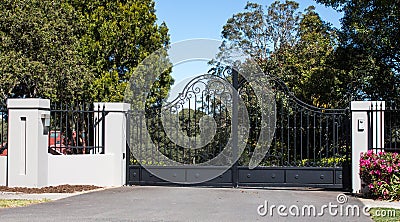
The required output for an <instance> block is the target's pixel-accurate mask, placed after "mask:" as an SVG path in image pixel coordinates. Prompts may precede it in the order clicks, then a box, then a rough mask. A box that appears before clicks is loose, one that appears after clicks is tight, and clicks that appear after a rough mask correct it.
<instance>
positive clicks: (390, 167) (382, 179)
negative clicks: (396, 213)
mask: <svg viewBox="0 0 400 222" xmlns="http://www.w3.org/2000/svg"><path fill="white" fill-rule="evenodd" d="M399 170H400V155H399V154H398V153H385V152H379V153H378V154H376V153H373V152H372V150H369V151H368V152H367V153H361V159H360V176H361V179H362V180H363V181H364V183H365V184H366V185H367V186H368V188H369V194H370V196H371V197H372V198H375V199H383V200H400V172H399Z"/></svg>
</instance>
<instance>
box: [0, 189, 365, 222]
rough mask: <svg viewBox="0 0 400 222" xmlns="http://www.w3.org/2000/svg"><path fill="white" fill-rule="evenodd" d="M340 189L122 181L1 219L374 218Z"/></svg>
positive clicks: (19, 210) (14, 210) (15, 211)
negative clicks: (132, 183) (147, 184)
mask: <svg viewBox="0 0 400 222" xmlns="http://www.w3.org/2000/svg"><path fill="white" fill-rule="evenodd" d="M339 194H341V193H340V192H336V191H320V190H307V189H278V188H276V189H274V188H270V189H230V188H199V187H196V188H188V187H144V186H143V187H140V186H137V187H136V186H133V187H120V188H113V189H107V190H103V191H97V192H92V193H86V194H82V195H78V196H73V197H69V198H65V199H61V200H56V201H53V202H48V203H43V204H37V205H31V206H28V207H21V208H10V209H1V210H0V221H41V222H42V221H58V222H59V221H336V222H337V221H338V220H340V221H352V222H356V221H372V220H370V219H369V218H368V217H367V216H365V215H364V214H363V213H362V208H363V205H362V203H361V202H359V201H358V200H357V199H355V198H353V197H351V196H342V195H340V196H339V197H340V198H339V200H338V199H337V196H338V195H339ZM280 205H282V206H280ZM324 205H325V206H324ZM357 208H358V209H360V212H359V213H360V216H357V215H356V214H357V212H356V211H357ZM266 209H268V210H266ZM314 209H315V210H314ZM353 212H354V213H353ZM262 215H265V216H262ZM353 215H355V216H353Z"/></svg>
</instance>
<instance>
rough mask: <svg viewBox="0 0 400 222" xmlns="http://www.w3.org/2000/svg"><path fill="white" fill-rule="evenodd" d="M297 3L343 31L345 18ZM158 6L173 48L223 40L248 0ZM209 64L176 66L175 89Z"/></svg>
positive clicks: (161, 0)
mask: <svg viewBox="0 0 400 222" xmlns="http://www.w3.org/2000/svg"><path fill="white" fill-rule="evenodd" d="M251 2H254V3H258V4H261V5H263V6H268V5H270V4H271V3H272V2H274V1H273V0H252V1H251ZM297 2H298V3H299V9H300V11H301V12H303V11H304V9H305V8H307V7H308V6H310V5H314V6H315V7H316V12H317V13H318V14H319V15H320V17H321V18H322V19H323V20H324V21H327V22H330V23H331V24H332V25H333V26H335V27H337V28H339V27H340V19H341V17H342V14H340V13H338V12H336V11H335V10H333V9H332V8H327V7H325V6H324V5H320V4H317V3H316V2H315V1H312V0H301V1H300V0H298V1H297ZM155 3H156V5H155V7H156V15H157V18H158V23H159V24H160V23H161V22H165V23H166V24H167V27H168V28H169V34H170V36H171V44H172V45H173V44H174V43H177V42H180V41H185V40H190V39H199V38H206V39H216V40H221V31H222V27H223V26H224V25H225V23H226V21H227V20H228V19H229V18H230V17H232V15H234V14H236V13H239V12H243V11H244V7H245V5H246V3H247V0H196V1H195V0H155ZM207 62H208V61H206V60H199V59H197V60H192V61H185V62H183V63H179V64H176V65H174V66H173V69H172V73H171V75H172V77H173V78H174V79H175V84H174V86H176V85H184V83H185V82H187V81H188V80H189V79H190V78H192V77H193V76H198V75H199V74H204V73H206V72H207V71H208V70H209V68H210V67H209V66H208V65H207ZM188 78H189V79H188ZM184 79H186V80H184ZM182 80H184V81H183V82H182ZM180 82H181V83H180ZM179 83H180V84H179ZM174 86H173V87H172V88H174ZM179 88H180V87H179Z"/></svg>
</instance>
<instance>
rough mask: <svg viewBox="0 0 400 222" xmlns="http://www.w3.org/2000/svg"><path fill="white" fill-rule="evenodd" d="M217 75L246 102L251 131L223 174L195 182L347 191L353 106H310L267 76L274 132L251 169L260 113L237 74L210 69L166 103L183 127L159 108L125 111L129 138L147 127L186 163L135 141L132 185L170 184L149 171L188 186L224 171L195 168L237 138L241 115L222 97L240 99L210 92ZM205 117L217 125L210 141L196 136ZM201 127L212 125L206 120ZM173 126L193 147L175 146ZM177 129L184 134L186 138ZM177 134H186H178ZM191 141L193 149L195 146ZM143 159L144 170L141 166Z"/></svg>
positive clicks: (164, 147)
mask: <svg viewBox="0 0 400 222" xmlns="http://www.w3.org/2000/svg"><path fill="white" fill-rule="evenodd" d="M266 75H267V74H266ZM213 78H221V79H223V80H224V81H227V82H230V83H231V84H232V85H233V87H234V88H235V89H237V91H238V93H239V95H240V97H241V99H242V100H243V101H244V103H245V104H246V108H247V112H248V115H249V123H250V127H251V128H250V130H249V137H248V139H247V141H245V143H246V146H245V148H244V150H243V152H242V153H241V155H240V158H239V160H238V161H236V162H235V163H234V164H233V166H232V167H231V168H230V169H227V170H226V171H225V170H224V171H225V172H224V173H222V174H221V175H220V176H218V177H216V178H213V179H211V180H207V181H204V182H203V183H200V184H197V185H211V186H234V187H237V186H311V187H330V188H348V186H349V184H350V182H349V181H350V172H349V169H350V168H349V162H350V161H349V159H350V153H351V151H350V143H349V141H350V115H349V110H348V109H321V108H317V107H314V106H311V105H308V104H305V103H304V102H302V101H301V100H299V99H298V98H296V97H295V96H294V95H293V93H291V92H290V91H289V90H288V88H287V86H286V85H285V83H284V82H283V81H281V80H280V79H278V78H276V77H273V76H268V79H269V82H270V85H271V86H272V88H273V91H274V96H275V101H276V128H275V134H274V135H273V140H272V144H270V148H269V150H268V152H267V153H266V154H265V156H264V158H263V160H262V161H261V163H260V164H259V165H258V166H257V167H255V168H253V169H250V168H249V161H250V158H251V156H252V155H253V152H254V149H255V147H256V143H257V138H258V137H259V136H260V130H261V123H260V111H259V107H257V105H256V104H257V102H256V100H257V98H254V92H253V91H252V89H251V87H249V85H248V83H247V82H246V80H245V79H244V78H242V77H241V76H240V75H238V73H237V72H235V71H231V74H230V75H224V77H222V76H212V75H208V74H206V75H202V76H199V77H196V78H194V79H193V80H191V81H190V82H189V83H188V84H187V85H186V86H185V87H184V89H183V90H182V92H181V93H179V95H178V96H177V97H176V99H175V100H173V101H170V102H168V104H167V105H165V106H163V107H164V108H163V109H164V112H165V109H167V111H168V112H167V113H168V114H167V115H171V116H175V117H174V118H175V119H176V120H178V122H179V124H178V125H174V124H165V123H162V115H161V113H162V112H161V110H162V108H161V107H152V108H148V109H146V111H136V110H133V111H130V112H129V113H128V114H127V115H128V116H127V119H128V127H127V128H128V129H129V132H128V135H129V137H130V138H131V139H132V137H133V138H136V139H140V137H142V132H141V129H143V127H146V128H147V130H148V132H149V133H150V135H151V136H150V137H151V140H149V141H151V142H152V143H153V144H154V145H155V147H157V151H159V152H160V153H162V155H164V156H165V157H167V158H169V159H171V160H174V161H176V162H179V163H182V164H184V166H179V167H178V166H171V165H168V164H166V163H165V162H163V161H162V160H160V159H157V158H154V155H149V153H148V152H154V150H152V149H150V148H147V147H150V146H151V144H149V145H148V146H146V145H144V147H143V144H140V145H137V146H136V145H135V143H134V142H133V143H132V141H129V142H128V144H130V147H129V146H128V150H127V154H128V157H130V158H127V166H128V170H127V183H128V184H136V185H161V184H171V183H170V182H168V181H167V180H165V178H164V179H161V178H158V177H157V176H155V175H154V174H153V173H151V172H163V173H164V174H165V175H169V176H167V177H168V178H173V179H174V180H175V181H180V182H182V183H185V182H186V183H187V184H190V182H193V181H197V179H198V178H202V177H204V178H206V177H207V176H208V175H209V174H212V173H214V172H215V171H218V170H220V169H219V166H203V167H194V166H195V165H196V164H199V163H204V162H206V161H209V160H210V159H212V158H214V157H216V156H218V155H219V154H221V152H223V149H224V147H225V145H226V143H228V142H229V141H230V140H229V138H231V137H235V135H236V136H237V133H235V132H237V131H238V128H237V125H236V124H233V123H235V118H236V117H235V115H241V113H240V112H236V114H235V112H233V114H232V113H230V112H229V109H228V107H227V106H226V105H225V104H227V102H226V101H222V100H224V99H225V100H232V99H233V98H234V96H232V95H231V97H229V96H228V97H221V96H218V95H217V94H216V92H215V91H213V90H210V88H209V87H208V86H209V85H210V79H213ZM233 104H234V106H237V104H236V105H235V103H233ZM165 107H167V108H165ZM235 108H236V107H234V110H235ZM164 115H165V114H164ZM207 116H208V117H212V118H213V119H214V120H215V123H216V124H215V126H214V127H215V129H214V131H215V135H214V137H213V138H211V140H210V141H208V143H207V144H205V142H207V141H199V140H196V139H195V138H196V135H199V134H201V133H202V132H201V127H200V125H201V124H202V123H201V119H202V118H203V117H207ZM202 127H207V126H204V123H203V126H202ZM167 128H169V129H167ZM175 128H180V129H176V131H177V133H176V135H178V136H177V137H178V140H182V141H184V140H187V141H186V144H187V145H188V146H189V147H182V146H179V145H177V144H176V138H175V139H171V138H170V137H171V135H170V134H171V133H169V134H168V133H167V131H169V132H171V131H172V132H173V131H174V130H175ZM171 129H172V130H171ZM179 130H182V131H183V132H184V133H185V134H186V135H180V134H179V132H178V131H179ZM179 135H180V136H181V137H182V138H180V139H179ZM236 140H237V137H236ZM232 141H233V142H232V145H233V147H235V146H236V147H237V142H238V141H236V142H235V138H234V139H233V140H232ZM239 142H240V141H239ZM202 143H204V144H202ZM235 143H236V144H235ZM199 144H201V145H199ZM190 146H193V147H195V149H191V147H190ZM266 146H268V145H266ZM188 148H189V149H188ZM233 150H235V149H233ZM131 151H134V153H135V156H133V155H131ZM144 156H146V157H144ZM139 159H140V161H139ZM144 162H145V164H146V168H144V167H143V166H141V164H140V163H144ZM149 168H150V169H151V172H149V170H148V169H149Z"/></svg>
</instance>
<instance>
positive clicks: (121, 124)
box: [94, 103, 130, 186]
mask: <svg viewBox="0 0 400 222" xmlns="http://www.w3.org/2000/svg"><path fill="white" fill-rule="evenodd" d="M103 108H104V110H103ZM94 109H95V111H99V113H100V115H101V116H100V118H98V119H100V122H99V123H98V124H97V125H98V127H100V129H98V130H99V132H100V138H98V139H99V140H100V141H102V142H101V143H102V144H101V145H102V146H103V149H104V154H112V155H114V161H113V166H110V167H111V168H112V169H113V170H112V172H114V174H113V178H114V180H113V182H112V184H113V185H114V186H121V185H125V184H126V159H125V158H129V157H127V156H126V140H127V138H126V132H127V129H126V127H127V124H126V123H127V121H126V112H127V111H128V110H129V109H130V104H128V103H94ZM98 109H100V110H98ZM101 117H102V118H101Z"/></svg>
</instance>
